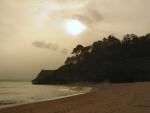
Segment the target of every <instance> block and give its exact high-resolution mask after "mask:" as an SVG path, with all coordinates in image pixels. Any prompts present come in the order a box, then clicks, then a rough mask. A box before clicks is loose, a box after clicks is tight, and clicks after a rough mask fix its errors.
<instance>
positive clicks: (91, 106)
mask: <svg viewBox="0 0 150 113" xmlns="http://www.w3.org/2000/svg"><path fill="white" fill-rule="evenodd" d="M149 87H150V82H145V83H127V84H97V85H94V86H93V89H92V90H91V91H90V92H88V93H85V94H80V95H76V96H71V97H66V98H61V99H55V100H48V101H44V102H38V103H30V104H25V105H20V106H16V107H10V108H3V109H0V113H106V112H109V113H148V112H150V88H149Z"/></svg>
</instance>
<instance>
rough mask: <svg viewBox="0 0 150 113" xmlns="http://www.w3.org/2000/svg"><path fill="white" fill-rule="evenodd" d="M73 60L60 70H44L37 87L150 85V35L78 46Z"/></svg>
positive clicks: (68, 61)
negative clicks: (115, 83) (143, 82)
mask: <svg viewBox="0 0 150 113" xmlns="http://www.w3.org/2000/svg"><path fill="white" fill-rule="evenodd" d="M72 54H73V56H72V57H68V58H67V60H66V61H65V65H63V66H61V67H60V68H58V69H57V70H53V71H51V70H42V71H41V72H40V73H39V75H38V76H37V78H36V79H34V80H33V81H32V82H33V83H35V84H64V83H70V82H80V81H86V82H103V81H109V82H137V81H150V34H147V35H145V36H136V35H134V34H131V35H125V36H124V38H123V40H122V41H121V40H119V39H117V38H115V37H114V36H109V37H108V38H104V39H103V40H102V41H97V42H94V43H93V44H92V45H90V46H87V47H84V46H82V45H77V47H76V48H74V49H73V52H72Z"/></svg>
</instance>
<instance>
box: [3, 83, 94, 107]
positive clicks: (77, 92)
mask: <svg viewBox="0 0 150 113" xmlns="http://www.w3.org/2000/svg"><path fill="white" fill-rule="evenodd" d="M64 86H65V87H67V88H68V89H67V90H70V91H72V92H74V93H71V92H70V93H67V94H65V95H64V96H63V95H62V96H58V97H52V98H48V99H42V100H36V101H33V102H28V103H27V102H25V103H20V104H19V103H18V104H14V105H6V106H5V107H0V110H1V109H7V108H13V107H18V106H24V105H27V104H34V103H40V102H46V101H51V100H59V99H63V98H69V97H73V96H78V95H83V94H86V93H88V92H90V91H91V90H92V87H90V86H87V87H86V86H85V85H83V84H82V85H81V86H80V85H77V86H76V85H64Z"/></svg>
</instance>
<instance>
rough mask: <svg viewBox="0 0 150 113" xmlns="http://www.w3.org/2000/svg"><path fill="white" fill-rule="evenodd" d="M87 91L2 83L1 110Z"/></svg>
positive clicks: (19, 83)
mask: <svg viewBox="0 0 150 113" xmlns="http://www.w3.org/2000/svg"><path fill="white" fill-rule="evenodd" d="M81 89H82V88H81ZM86 90H87V89H86ZM86 90H84V88H83V89H82V90H78V91H77V90H73V89H72V88H71V87H67V86H60V85H57V86H56V85H32V84H31V83H30V82H16V81H0V108H4V107H10V106H15V105H21V104H27V103H33V102H39V101H44V100H51V99H57V98H61V97H65V96H71V95H74V94H80V93H84V92H85V91H86Z"/></svg>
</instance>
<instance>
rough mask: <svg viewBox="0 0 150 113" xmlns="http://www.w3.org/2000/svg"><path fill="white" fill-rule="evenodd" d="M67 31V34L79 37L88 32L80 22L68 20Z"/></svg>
mask: <svg viewBox="0 0 150 113" xmlns="http://www.w3.org/2000/svg"><path fill="white" fill-rule="evenodd" d="M65 30H66V32H67V33H69V34H71V35H74V36H77V35H80V34H81V33H82V32H84V31H85V30H86V26H85V25H84V24H83V23H81V22H80V21H79V20H67V21H66V22H65Z"/></svg>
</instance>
